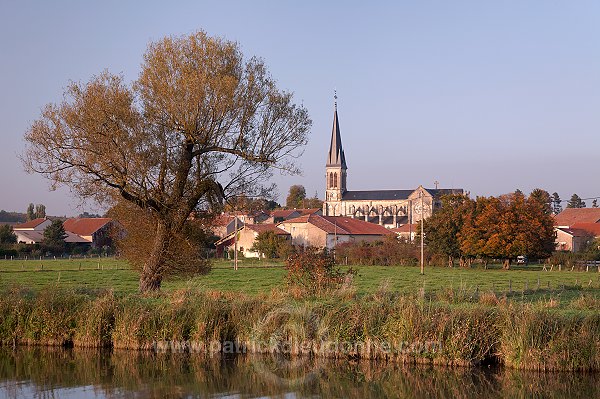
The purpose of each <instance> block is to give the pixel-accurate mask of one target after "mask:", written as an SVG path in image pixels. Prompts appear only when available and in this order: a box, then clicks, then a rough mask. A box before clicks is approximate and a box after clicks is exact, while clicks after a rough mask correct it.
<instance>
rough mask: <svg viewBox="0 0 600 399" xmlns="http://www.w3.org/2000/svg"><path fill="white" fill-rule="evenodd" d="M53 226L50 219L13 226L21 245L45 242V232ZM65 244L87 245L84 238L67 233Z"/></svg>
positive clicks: (34, 220) (40, 219) (35, 220)
mask: <svg viewBox="0 0 600 399" xmlns="http://www.w3.org/2000/svg"><path fill="white" fill-rule="evenodd" d="M51 224H52V220H50V219H48V218H38V219H33V220H30V221H28V222H25V223H20V224H16V225H14V226H13V232H14V233H15V235H16V236H17V242H18V243H21V244H30V245H31V244H39V243H41V242H42V241H43V240H44V230H46V228H47V227H48V226H50V225H51ZM65 234H66V235H67V236H66V237H65V242H67V243H77V244H87V243H88V241H86V240H85V239H84V238H82V237H80V236H79V235H77V234H76V233H73V232H70V231H66V229H65Z"/></svg>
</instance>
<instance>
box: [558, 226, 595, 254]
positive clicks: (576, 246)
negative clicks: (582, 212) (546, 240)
mask: <svg viewBox="0 0 600 399" xmlns="http://www.w3.org/2000/svg"><path fill="white" fill-rule="evenodd" d="M597 238H600V223H575V224H573V225H572V226H571V227H557V228H556V249H557V250H559V251H571V252H578V251H580V250H582V249H584V248H585V247H586V246H587V245H589V244H590V243H591V242H592V241H594V240H595V239H597Z"/></svg>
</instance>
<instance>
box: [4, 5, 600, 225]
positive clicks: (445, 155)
mask: <svg viewBox="0 0 600 399" xmlns="http://www.w3.org/2000/svg"><path fill="white" fill-rule="evenodd" d="M323 3H325V2H322V1H315V2H312V1H302V2H277V1H270V2H266V1H251V2H249V1H244V2H242V1H239V2H233V1H219V2H217V1H211V2H208V1H207V2H201V1H176V2H168V3H167V2H164V1H138V2H134V1H93V2H92V1H75V0H73V1H35V2H33V1H16V0H15V1H10V0H3V1H2V2H1V3H0V57H1V58H0V60H1V62H0V88H1V90H0V137H1V140H2V141H1V143H2V156H1V157H0V185H1V187H2V194H0V209H5V210H19V211H25V208H26V205H27V204H28V203H29V202H35V203H44V204H45V205H46V206H47V209H48V213H49V214H51V215H63V214H67V215H72V214H77V213H79V212H80V211H81V210H82V209H78V208H76V207H77V205H78V201H77V200H76V199H74V198H73V197H72V196H71V195H70V194H69V192H68V191H66V190H59V191H58V192H49V191H48V184H47V182H46V181H44V180H43V179H42V178H41V177H39V176H30V175H27V174H26V173H25V172H23V168H22V166H21V163H20V161H19V160H18V154H19V153H20V152H21V151H22V149H23V147H24V143H23V139H22V137H23V133H24V132H25V131H26V130H27V128H28V126H29V125H30V124H31V122H32V121H33V120H34V119H36V118H37V117H38V116H39V113H40V109H41V107H42V106H43V105H44V104H46V103H48V102H56V101H60V100H61V96H62V91H63V88H64V87H65V86H66V84H67V83H68V82H69V80H75V81H87V80H88V79H89V78H90V77H91V76H92V75H93V74H96V73H99V72H101V71H102V70H104V69H108V70H110V71H111V72H114V73H123V74H124V75H125V77H126V78H128V79H131V80H133V79H135V78H136V76H137V73H138V71H139V65H140V63H141V59H142V54H143V52H144V51H145V48H146V46H147V44H148V42H149V41H152V40H156V39H159V38H161V37H163V36H165V35H181V34H186V33H190V32H192V31H194V30H197V29H204V30H206V31H207V32H208V33H209V34H212V35H219V36H223V37H225V38H227V39H230V40H236V41H238V42H239V43H240V44H241V46H242V49H243V51H244V53H245V54H247V55H257V56H260V57H262V58H264V59H265V61H266V63H267V65H268V66H269V69H270V71H271V73H272V75H273V76H274V77H275V78H276V79H277V80H278V83H279V86H280V87H281V88H284V89H287V90H291V91H293V92H295V95H296V98H297V100H298V101H299V102H300V101H302V102H303V103H304V105H305V106H306V107H307V108H308V110H309V112H310V115H311V117H312V119H313V122H314V123H313V129H312V133H311V137H310V143H309V145H308V146H307V147H306V151H305V154H304V156H303V157H302V158H301V159H300V160H299V162H300V164H301V166H302V169H303V170H304V174H303V176H299V177H285V178H282V177H277V178H276V179H275V181H276V183H277V184H278V186H279V189H280V192H281V195H280V197H279V200H280V202H281V201H285V195H286V193H287V189H288V187H289V186H290V185H291V184H303V185H304V186H305V187H306V189H307V192H308V194H309V195H312V194H313V193H314V192H315V191H318V194H319V197H321V198H322V197H323V192H324V164H325V156H326V152H327V149H328V148H327V146H328V142H329V136H330V132H331V123H332V112H333V90H334V88H336V89H337V91H338V96H339V100H338V104H339V106H338V110H339V117H340V127H341V131H342V140H343V144H344V148H345V152H346V159H347V162H348V166H349V170H348V185H349V188H350V189H351V190H352V189H354V190H360V189H363V190H364V189H410V188H415V187H417V186H418V185H419V184H423V185H424V186H429V187H432V186H433V182H434V181H436V180H437V181H439V182H440V186H442V187H462V188H465V189H466V190H468V191H470V192H471V193H472V195H498V194H503V193H506V192H510V191H514V190H515V189H516V188H519V189H521V190H523V191H524V192H526V193H527V192H529V191H531V190H532V189H533V188H535V187H541V188H544V189H546V190H548V191H550V192H551V193H552V192H554V191H558V193H559V194H560V195H561V197H562V198H563V199H568V198H569V197H570V196H571V194H572V193H574V192H576V193H578V194H579V195H580V196H581V197H583V198H586V197H593V196H600V184H599V178H598V160H599V158H600V157H599V156H598V152H599V149H600V23H598V21H600V2H598V1H579V0H578V1H522V0H519V1H478V0H473V1H441V0H440V1H400V2H390V3H389V4H388V3H377V4H376V3H375V2H373V3H371V2H350V1H340V2H335V3H334V2H327V4H323ZM589 205H590V202H589V201H588V206H589ZM84 209H86V210H90V209H91V208H90V207H89V206H86V207H85V208H84Z"/></svg>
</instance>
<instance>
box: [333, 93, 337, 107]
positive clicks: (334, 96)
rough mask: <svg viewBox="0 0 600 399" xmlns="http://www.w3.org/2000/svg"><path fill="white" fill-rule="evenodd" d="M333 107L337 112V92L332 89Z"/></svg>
mask: <svg viewBox="0 0 600 399" xmlns="http://www.w3.org/2000/svg"><path fill="white" fill-rule="evenodd" d="M333 106H334V107H335V110H336V111H337V90H336V89H333Z"/></svg>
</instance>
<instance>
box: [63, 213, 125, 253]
mask: <svg viewBox="0 0 600 399" xmlns="http://www.w3.org/2000/svg"><path fill="white" fill-rule="evenodd" d="M63 227H64V229H65V232H66V233H67V234H69V233H71V234H76V235H77V236H79V237H81V238H82V239H83V240H85V241H86V242H88V243H90V244H91V246H92V247H94V248H100V247H104V246H111V245H112V242H113V236H114V234H116V233H117V232H116V231H115V229H120V226H119V225H118V224H117V222H115V221H113V220H112V219H111V218H71V219H67V220H65V221H64V223H63ZM65 241H66V240H65Z"/></svg>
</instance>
